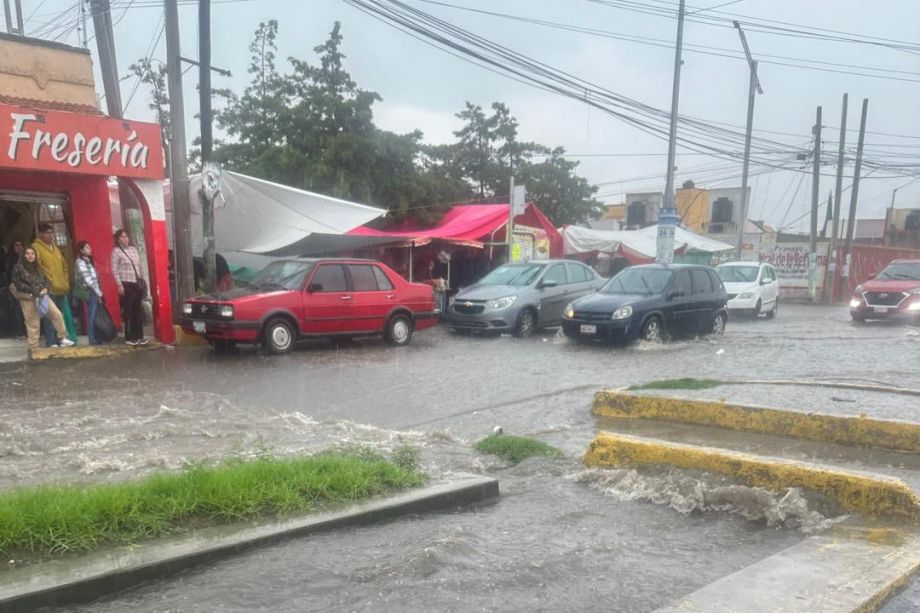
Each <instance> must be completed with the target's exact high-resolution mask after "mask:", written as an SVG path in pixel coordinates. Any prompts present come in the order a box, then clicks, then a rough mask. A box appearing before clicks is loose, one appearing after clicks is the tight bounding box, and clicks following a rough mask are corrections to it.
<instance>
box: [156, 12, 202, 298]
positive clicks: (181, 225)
mask: <svg viewBox="0 0 920 613" xmlns="http://www.w3.org/2000/svg"><path fill="white" fill-rule="evenodd" d="M163 9H164V15H165V20H166V21H165V23H166V73H167V79H168V86H169V125H170V131H171V134H170V139H169V168H170V171H171V173H172V175H171V177H170V182H171V187H172V190H171V191H172V216H173V248H174V251H173V256H174V265H175V271H176V290H177V291H176V294H177V296H176V300H177V301H178V302H179V303H181V302H183V301H185V300H186V299H187V298H189V297H191V296H193V295H195V290H196V289H197V288H196V287H195V268H194V264H193V254H192V211H191V203H190V202H189V193H188V190H189V187H188V159H187V157H186V156H187V153H186V148H185V147H186V143H185V98H184V94H183V93H182V65H181V61H182V60H181V59H180V58H181V55H182V52H181V49H180V48H179V8H178V2H177V0H165V2H164V3H163ZM177 312H178V311H177Z"/></svg>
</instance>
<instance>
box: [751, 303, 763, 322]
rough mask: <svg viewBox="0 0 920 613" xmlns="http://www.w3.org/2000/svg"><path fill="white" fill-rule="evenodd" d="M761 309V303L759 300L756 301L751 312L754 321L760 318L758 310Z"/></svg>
mask: <svg viewBox="0 0 920 613" xmlns="http://www.w3.org/2000/svg"><path fill="white" fill-rule="evenodd" d="M762 308H763V303H761V302H760V300H759V299H758V300H757V304H755V305H754V310H753V311H752V312H751V317H753V318H754V319H757V318H758V317H760V309H762Z"/></svg>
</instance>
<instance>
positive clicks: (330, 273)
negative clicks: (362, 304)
mask: <svg viewBox="0 0 920 613" xmlns="http://www.w3.org/2000/svg"><path fill="white" fill-rule="evenodd" d="M353 300H354V295H353V293H352V292H351V291H350V290H349V288H348V279H347V277H346V276H345V266H343V265H342V264H337V263H332V262H328V263H321V264H320V265H319V266H317V267H316V270H314V271H313V276H312V277H311V278H310V281H309V282H308V283H307V286H306V289H305V290H304V308H303V321H302V322H301V329H302V330H303V332H304V333H305V334H340V333H343V332H349V331H352V328H353V327H354V325H355V320H354V319H352V317H353V309H352V301H353Z"/></svg>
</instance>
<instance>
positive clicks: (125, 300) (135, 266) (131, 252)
mask: <svg viewBox="0 0 920 613" xmlns="http://www.w3.org/2000/svg"><path fill="white" fill-rule="evenodd" d="M114 238H115V248H114V249H113V250H112V274H113V275H114V276H115V284H116V285H117V286H118V295H119V297H120V301H121V312H122V319H123V320H124V322H125V343H126V344H128V345H146V344H147V340H146V339H145V338H144V307H143V304H142V303H143V301H144V298H145V297H146V296H147V283H146V281H145V280H144V278H143V277H142V276H141V274H140V269H141V255H140V253H138V251H137V248H136V247H134V246H133V245H132V244H131V239H130V237H129V236H128V233H127V232H125V231H124V230H123V229H120V230H118V231H116V232H115V237H114Z"/></svg>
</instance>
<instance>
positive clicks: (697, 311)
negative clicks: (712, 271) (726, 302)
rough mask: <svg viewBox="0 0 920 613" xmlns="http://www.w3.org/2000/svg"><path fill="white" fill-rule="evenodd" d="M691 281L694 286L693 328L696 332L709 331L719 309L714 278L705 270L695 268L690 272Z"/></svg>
mask: <svg viewBox="0 0 920 613" xmlns="http://www.w3.org/2000/svg"><path fill="white" fill-rule="evenodd" d="M690 280H691V283H692V284H693V315H692V317H693V321H692V323H691V326H692V327H693V331H694V332H703V331H707V330H709V328H710V326H711V324H712V319H713V317H715V314H716V308H717V304H716V293H715V291H714V288H713V286H712V278H711V277H710V276H709V273H708V272H706V270H705V269H703V268H694V269H693V270H691V271H690Z"/></svg>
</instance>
